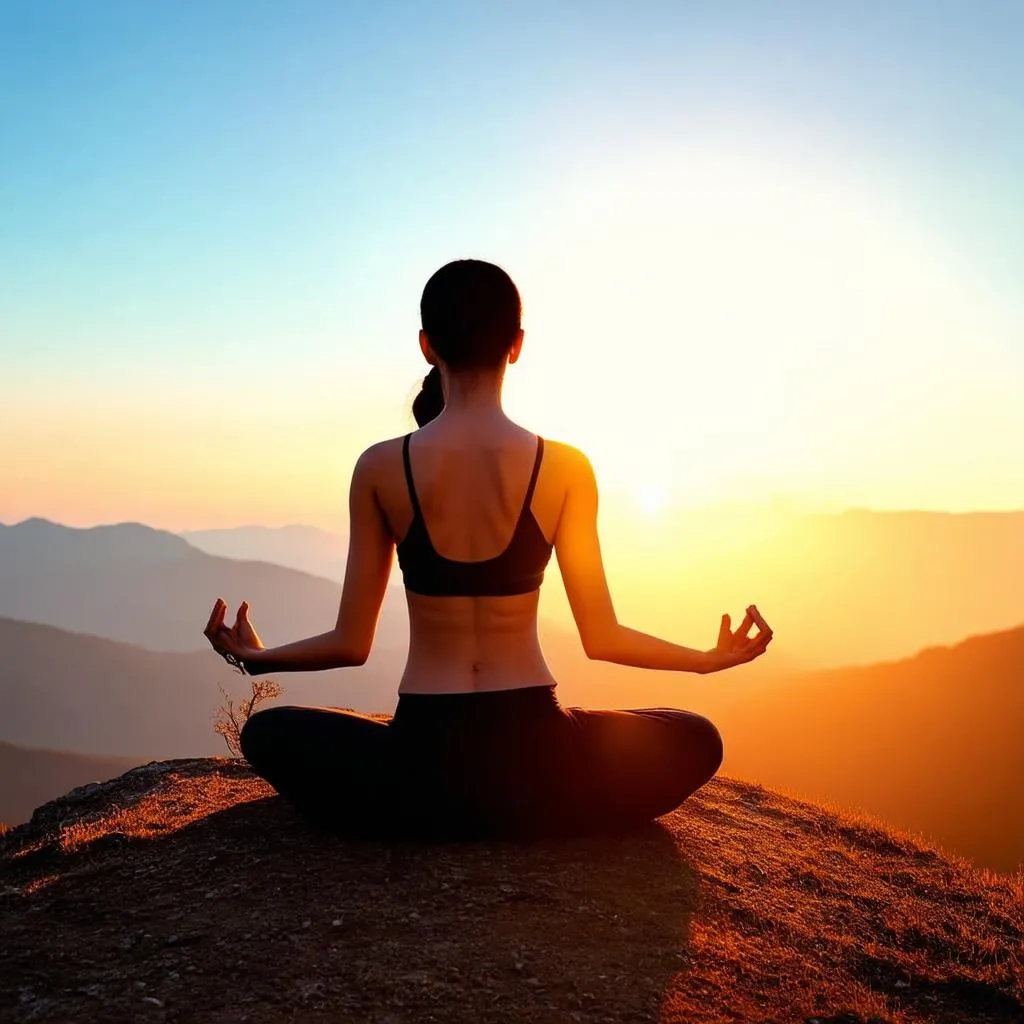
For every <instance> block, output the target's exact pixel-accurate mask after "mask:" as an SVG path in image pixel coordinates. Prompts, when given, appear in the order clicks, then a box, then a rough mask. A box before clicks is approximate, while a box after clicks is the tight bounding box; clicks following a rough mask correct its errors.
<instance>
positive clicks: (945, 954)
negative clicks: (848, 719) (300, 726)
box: [0, 760, 1024, 1024]
mask: <svg viewBox="0 0 1024 1024" xmlns="http://www.w3.org/2000/svg"><path fill="white" fill-rule="evenodd" d="M269 793H270V791H269V789H268V787H267V786H266V785H265V784H264V783H263V782H262V781H260V780H258V779H255V778H253V776H252V775H250V774H249V773H248V771H247V770H246V768H245V766H244V765H243V764H239V763H237V762H230V761H224V760H217V761H210V760H206V761H178V762H171V763H168V764H156V765H149V766H147V767H145V768H139V769H136V770H134V771H132V772H129V773H128V774H126V775H124V776H123V777H121V778H120V779H117V780H114V781H112V782H111V783H109V784H106V785H104V786H101V787H98V788H96V789H93V790H90V791H88V792H86V793H69V794H68V795H67V796H66V797H63V798H62V799H60V800H59V801H55V802H54V803H52V804H49V805H47V806H45V807H42V808H40V810H39V812H38V813H37V815H36V816H35V817H34V818H33V820H32V822H31V823H30V824H28V825H26V826H23V827H22V828H18V829H14V830H13V831H11V832H8V833H7V834H6V835H3V836H0V875H2V877H3V886H2V887H0V934H2V935H3V937H4V941H3V942H2V943H0V1006H3V1007H10V1008H11V1009H12V1011H13V1016H11V1017H10V1018H5V1019H11V1020H16V1021H25V1022H28V1021H33V1022H35V1024H42V1022H53V1024H93V1022H94V1021H97V1020H103V1021H148V1020H153V1021H164V1020H167V1021H171V1020H186V1019H187V1020H188V1021H190V1022H192V1024H221V1022H224V1021H228V1020H232V1021H234V1020H243V1019H244V1020H248V1021H250V1022H252V1024H277V1022H280V1021H300V1020H301V1021H303V1022H306V1021H309V1022H313V1024H321V1022H322V1024H327V1022H335V1021H366V1022H370V1021H373V1022H376V1024H392V1022H393V1024H406V1022H408V1024H412V1022H417V1021H444V1022H446V1024H519V1022H522V1021H551V1022H555V1021H558V1022H562V1021H565V1022H570V1021H575V1022H578V1024H636V1022H640V1021H655V1020H657V1021H662V1022H664V1024H682V1022H687V1024H711V1022H712V1021H715V1022H720V1021H748V1022H755V1021H756V1022H767V1021H778V1022H783V1021H785V1022H791V1021H792V1022H795V1021H817V1022H822V1024H867V1022H869V1021H870V1024H896V1022H897V1021H898V1022H899V1024H996V1022H1004V1024H1010V1022H1011V1021H1020V1020H1022V1019H1024V963H1022V961H1021V956H1020V939H1021V934H1022V932H1024V903H1022V900H1021V897H1022V895H1024V894H1022V890H1021V886H1020V883H1019V882H1017V883H1016V885H1015V884H1014V883H1013V882H1011V881H1010V880H1008V879H993V878H986V877H984V876H983V875H982V874H981V872H977V871H973V870H971V869H970V868H969V867H967V866H966V865H964V864H963V863H962V862H958V861H957V860H956V859H949V858H946V857H943V856H941V855H939V854H937V853H936V851H935V850H933V849H930V848H928V847H927V846H922V845H920V844H918V843H916V842H914V841H913V840H912V839H909V838H908V837H906V836H902V835H900V834H898V833H894V832H892V831H890V830H887V829H884V828H881V827H879V826H878V825H877V824H876V823H871V822H866V821H864V820H861V819H859V818H856V817H851V816H848V815H836V814H833V813H829V812H828V811H826V810H824V809H822V808H821V807H816V806H813V805H811V804H807V803H800V802H797V801H794V800H790V799H786V798H784V797H782V796H779V795H778V794H776V793H772V792H770V791H767V790H765V789H763V788H761V787H758V786H751V785H748V784H744V783H741V782H736V781H733V780H730V779H716V780H714V781H712V782H711V783H710V784H709V785H707V786H706V787H704V788H703V789H702V790H700V791H699V792H698V793H697V794H695V795H694V796H693V797H691V798H690V799H689V800H687V801H686V803H685V804H684V805H683V806H682V807H681V808H680V809H679V810H678V811H674V812H672V813H671V814H668V815H666V816H665V817H663V818H661V819H659V821H658V823H657V824H656V825H653V826H651V827H650V828H648V829H646V830H643V831H640V832H638V833H636V834H634V835H628V836H609V837H590V838H586V839H564V840H559V841H558V842H532V843H507V842H506V843H497V842H475V843H457V844H447V845H446V844H434V845H430V844H417V843H400V844H397V845H396V844H381V843H374V842H366V841H364V842H346V841H344V840H342V839H339V838H335V837H332V836H328V835H320V834H316V833H312V832H311V831H310V830H309V829H308V828H306V827H304V826H303V825H302V824H301V822H300V821H299V820H298V819H297V818H296V816H295V814H294V813H293V812H292V811H291V810H290V809H289V808H288V807H287V806H286V805H285V804H284V802H283V801H282V800H280V799H279V798H277V797H272V796H270V795H269Z"/></svg>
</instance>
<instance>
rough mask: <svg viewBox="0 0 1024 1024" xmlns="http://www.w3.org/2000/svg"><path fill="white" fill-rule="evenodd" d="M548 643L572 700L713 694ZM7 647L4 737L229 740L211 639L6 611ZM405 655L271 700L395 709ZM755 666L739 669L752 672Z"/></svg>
mask: <svg viewBox="0 0 1024 1024" xmlns="http://www.w3.org/2000/svg"><path fill="white" fill-rule="evenodd" d="M542 643H543V646H544V651H545V654H546V656H547V658H548V661H549V663H550V664H551V666H552V669H553V671H554V672H555V674H556V676H557V678H558V679H559V680H560V685H559V694H560V697H561V699H562V701H563V703H565V704H566V705H573V704H577V705H589V706H601V705H608V706H614V705H620V706H631V707H637V706H642V705H653V704H675V705H680V704H681V705H684V706H685V705H687V704H693V703H696V704H697V706H699V707H702V708H703V709H704V710H706V709H707V708H708V707H709V706H713V700H709V695H710V694H711V693H712V691H713V688H710V687H708V686H707V685H706V681H707V677H701V676H690V677H684V676H681V675H678V674H672V673H664V672H643V671H641V670H640V669H627V668H622V667H621V666H617V665H605V664H601V663H598V662H591V661H588V660H587V658H586V656H585V655H584V654H583V651H582V648H581V647H580V643H579V640H578V638H577V637H576V636H575V635H573V634H571V633H568V632H566V631H564V630H561V629H559V628H558V627H557V626H553V625H552V624H550V623H545V624H544V628H543V631H542ZM0 651H3V658H2V660H0V740H4V741H7V742H11V743H17V744H23V745H25V746H29V747H46V748H51V749H58V750H66V751H73V752H77V753H87V754H98V755H123V756H130V757H135V758H137V759H141V760H144V761H145V760H151V759H153V758H158V757H184V756H192V755H199V754H210V753H218V752H223V749H224V747H223V741H222V740H221V739H220V738H219V737H217V736H215V735H214V733H213V731H212V725H211V723H212V716H213V713H214V711H215V709H216V708H217V706H218V705H219V703H220V694H219V692H218V689H217V687H218V684H223V685H225V686H227V687H228V688H229V690H230V691H231V692H233V693H236V694H241V693H243V692H244V691H245V689H246V687H247V682H246V680H245V679H243V678H242V677H241V676H239V675H238V674H237V673H236V672H235V671H234V670H232V669H231V668H230V667H229V666H228V665H226V664H225V663H224V662H223V661H222V660H221V659H220V658H218V657H217V655H216V654H214V653H213V651H209V650H207V651H192V652H164V653H161V652H155V651H150V650H147V649H145V648H142V647H137V646H134V645H131V644H124V643H119V642H117V641H113V640H109V639H105V638H102V637H96V636H88V635H83V634H79V633H72V632H69V631H67V630H62V629H57V628H55V627H52V626H44V625H39V624H37V623H30V622H20V621H16V620H11V619H0ZM404 664H405V650H404V649H395V648H387V647H375V648H374V650H373V652H372V653H371V655H370V658H369V660H368V661H367V663H366V665H363V666H360V667H358V668H349V669H339V670H337V671H333V672H311V673H299V672H294V673H281V674H278V675H277V676H275V677H274V678H276V680H277V681H278V682H279V683H280V684H281V685H282V686H283V687H284V695H283V696H282V697H281V698H280V699H279V700H277V701H275V702H274V703H278V704H312V705H330V706H335V707H348V708H354V709H355V710H357V711H364V712H389V711H391V710H392V709H393V708H394V706H395V702H396V700H397V690H398V682H399V679H400V677H401V673H402V669H403V667H404ZM757 668H758V666H757V665H750V666H744V667H743V668H742V669H737V670H735V673H736V678H737V679H740V678H745V679H747V680H748V681H749V680H754V679H756V678H757V675H756V671H755V670H756V669H757ZM702 697H703V702H702V701H701V698H702Z"/></svg>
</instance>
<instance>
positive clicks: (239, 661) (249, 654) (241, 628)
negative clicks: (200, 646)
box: [203, 597, 263, 672]
mask: <svg viewBox="0 0 1024 1024" xmlns="http://www.w3.org/2000/svg"><path fill="white" fill-rule="evenodd" d="M227 608H228V606H227V605H226V604H225V603H224V602H223V601H222V600H221V599H220V598H219V597H218V598H217V601H216V603H215V604H214V606H213V611H212V612H210V620H209V622H207V624H206V629H204V630H203V635H204V636H205V637H206V639H207V640H209V641H210V644H211V646H212V647H213V649H214V650H215V651H216V652H217V653H218V654H219V655H220V656H221V657H222V658H223V659H224V660H225V661H226V662H227V663H228V664H229V665H233V666H235V667H236V668H239V669H241V670H242V671H243V672H245V670H246V668H245V663H246V662H253V661H256V660H258V658H259V652H260V651H262V650H263V641H262V640H260V638H259V634H257V632H256V630H255V629H254V628H253V625H252V623H251V622H250V621H249V604H248V602H246V601H243V602H242V603H241V604H240V605H239V606H238V614H237V615H236V616H235V624H234V625H233V626H230V627H228V626H226V625H224V614H225V612H226V611H227Z"/></svg>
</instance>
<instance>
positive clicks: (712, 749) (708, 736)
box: [699, 717, 725, 779]
mask: <svg viewBox="0 0 1024 1024" xmlns="http://www.w3.org/2000/svg"><path fill="white" fill-rule="evenodd" d="M700 723H701V724H700V731H699V735H700V737H701V739H700V743H701V749H702V750H703V752H704V756H705V758H706V759H707V760H706V763H707V769H706V770H707V777H708V778H709V779H710V778H712V777H713V776H714V775H715V773H716V772H717V771H718V769H719V768H721V767H722V758H723V756H724V754H725V747H724V745H723V743H722V734H721V733H720V732H719V731H718V727H717V726H716V725H715V723H714V722H712V721H711V720H710V719H708V718H703V717H701V718H700Z"/></svg>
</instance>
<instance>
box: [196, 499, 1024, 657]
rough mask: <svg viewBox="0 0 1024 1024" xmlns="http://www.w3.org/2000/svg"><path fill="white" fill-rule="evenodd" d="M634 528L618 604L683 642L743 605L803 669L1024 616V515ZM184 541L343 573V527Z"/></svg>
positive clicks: (548, 611) (734, 515) (619, 571)
mask: <svg viewBox="0 0 1024 1024" xmlns="http://www.w3.org/2000/svg"><path fill="white" fill-rule="evenodd" d="M621 525H622V524H620V526H621ZM629 527H630V528H629V529H628V530H627V529H621V530H619V531H618V532H614V533H612V534H611V538H612V539H611V540H609V539H608V538H607V537H606V538H605V540H606V543H605V545H604V547H605V557H606V561H607V562H608V566H609V575H610V578H611V580H612V589H613V595H614V596H615V598H616V605H617V607H619V609H620V611H621V612H622V614H623V618H624V621H626V622H627V624H628V625H631V626H635V627H636V628H638V629H644V630H647V631H652V632H661V633H663V634H664V635H665V636H668V637H670V638H673V639H678V640H679V641H680V642H682V643H686V644H691V645H693V644H697V643H698V642H702V641H700V639H699V637H698V635H697V632H698V631H699V630H701V629H705V628H707V629H713V627H714V626H715V624H716V623H717V621H718V617H719V616H720V615H721V613H722V612H723V611H731V612H733V613H734V614H735V613H736V612H738V611H739V610H740V609H742V608H743V607H745V606H746V604H747V603H749V602H750V601H755V602H757V603H759V604H760V606H761V607H762V609H763V610H764V611H765V613H766V614H767V615H769V618H770V620H771V622H772V624H773V626H774V627H775V630H776V636H777V639H776V643H775V645H774V648H773V655H775V660H776V662H778V660H779V655H780V654H781V653H782V652H783V651H784V652H785V655H786V658H787V659H789V660H796V659H798V660H799V662H800V667H801V668H813V667H826V666H829V667H834V666H841V665H847V664H856V663H859V664H868V663H871V662H876V661H881V660H888V659H891V658H898V657H903V656H905V655H909V654H912V653H913V652H915V651H918V650H920V649H921V648H922V647H926V646H928V645H931V644H936V643H948V642H950V641H955V640H960V639H964V638H966V637H968V636H971V635H973V634H976V633H981V632H992V631H994V630H997V629H1005V628H1010V627H1012V626H1014V625H1016V624H1017V623H1019V622H1024V587H1022V586H1020V584H1019V580H1020V578H1021V576H1022V575H1024V512H977V513H945V512H918V511H905V512H903V511H892V512H889V511H884V512H879V511H870V510H865V509H851V510H848V511H845V512H841V513H827V514H826V513H816V514H808V513H799V512H792V511H786V510H782V511H779V510H778V509H771V508H762V507H760V506H756V505H745V504H735V505H724V506H720V507H719V506H714V507H710V508H700V509H681V510H678V511H677V512H673V513H672V515H671V516H666V517H663V518H662V519H659V520H653V521H651V522H650V523H649V524H646V525H645V528H644V529H643V530H638V529H636V523H635V522H634V523H631V524H629ZM183 536H185V537H186V538H187V539H188V540H189V541H190V542H191V543H193V544H196V545H197V546H198V547H201V548H203V549H204V550H206V551H209V552H210V553H212V554H217V555H227V556H229V557H233V558H247V559H256V560H261V561H267V562H275V563H278V564H281V565H285V566H289V567H292V568H296V569H302V570H305V571H307V572H313V573H315V574H316V575H321V576H328V577H330V578H332V579H335V580H340V579H341V578H342V576H343V569H344V559H345V554H346V550H345V549H346V545H347V540H346V538H345V537H344V535H343V534H341V533H339V534H331V533H325V532H324V531H322V530H317V529H315V528H313V527H306V526H290V527H284V528H281V529H268V528H266V527H254V526H247V527H239V528H237V529H228V530H209V531H199V532H194V533H186V534H184V535H183ZM623 537H625V538H626V539H623ZM550 576H551V577H552V580H553V583H552V584H549V589H546V590H545V593H544V596H543V597H542V604H541V607H542V612H543V613H544V614H545V615H546V616H547V617H548V618H555V619H556V620H557V621H558V622H559V623H560V624H561V625H563V626H568V625H570V619H569V612H568V607H567V605H566V603H565V601H564V598H563V597H562V596H561V595H560V594H559V593H558V591H559V589H560V588H559V584H558V582H557V580H556V579H555V577H556V576H557V568H556V567H552V569H551V571H550ZM551 587H553V589H550V588H551ZM883 594H884V600H882V599H880V595H883ZM851 619H855V620H856V623H857V629H856V631H853V630H851V629H850V621H851ZM711 640H712V641H713V637H712V638H711Z"/></svg>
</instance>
